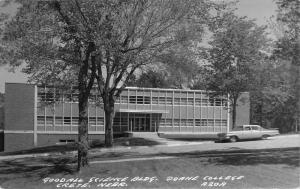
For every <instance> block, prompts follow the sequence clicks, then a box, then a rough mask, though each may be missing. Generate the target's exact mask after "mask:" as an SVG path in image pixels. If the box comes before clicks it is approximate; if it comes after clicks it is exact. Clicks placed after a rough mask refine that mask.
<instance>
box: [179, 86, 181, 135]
mask: <svg viewBox="0 0 300 189" xmlns="http://www.w3.org/2000/svg"><path fill="white" fill-rule="evenodd" d="M179 132H181V91H179Z"/></svg>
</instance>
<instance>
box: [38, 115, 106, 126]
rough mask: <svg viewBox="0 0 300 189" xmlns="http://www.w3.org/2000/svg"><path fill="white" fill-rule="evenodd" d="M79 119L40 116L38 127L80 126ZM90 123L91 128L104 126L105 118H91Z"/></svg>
mask: <svg viewBox="0 0 300 189" xmlns="http://www.w3.org/2000/svg"><path fill="white" fill-rule="evenodd" d="M78 122H79V120H78V117H58V116H56V117H53V116H38V117H37V125H38V126H44V125H45V126H54V125H55V126H62V125H64V126H71V125H72V126H78ZM88 123H89V125H90V126H103V125H104V118H103V117H89V119H88Z"/></svg>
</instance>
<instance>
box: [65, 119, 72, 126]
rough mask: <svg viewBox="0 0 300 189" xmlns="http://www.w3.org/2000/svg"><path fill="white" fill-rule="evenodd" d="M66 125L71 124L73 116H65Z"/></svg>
mask: <svg viewBox="0 0 300 189" xmlns="http://www.w3.org/2000/svg"><path fill="white" fill-rule="evenodd" d="M64 125H71V117H64Z"/></svg>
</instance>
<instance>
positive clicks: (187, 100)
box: [185, 91, 190, 131]
mask: <svg viewBox="0 0 300 189" xmlns="http://www.w3.org/2000/svg"><path fill="white" fill-rule="evenodd" d="M188 104H189V92H188V91H186V106H185V108H186V118H185V129H186V131H187V129H188V127H189V126H187V125H188V124H189V122H190V120H189V111H188V109H189V105H188Z"/></svg>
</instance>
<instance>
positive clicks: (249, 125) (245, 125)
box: [243, 125, 260, 127]
mask: <svg viewBox="0 0 300 189" xmlns="http://www.w3.org/2000/svg"><path fill="white" fill-rule="evenodd" d="M243 126H244V127H246V126H247V127H250V126H258V127H260V125H243Z"/></svg>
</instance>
